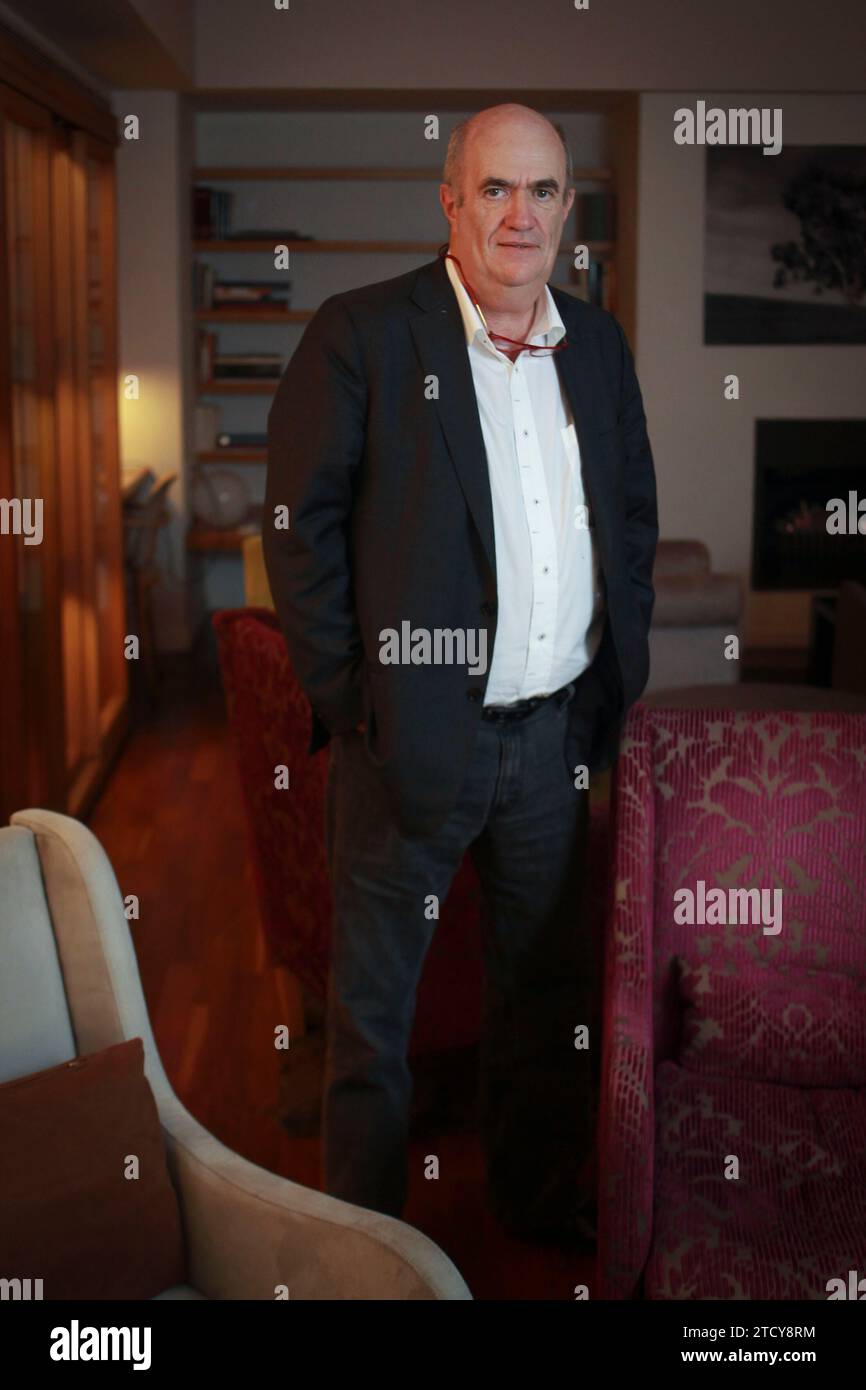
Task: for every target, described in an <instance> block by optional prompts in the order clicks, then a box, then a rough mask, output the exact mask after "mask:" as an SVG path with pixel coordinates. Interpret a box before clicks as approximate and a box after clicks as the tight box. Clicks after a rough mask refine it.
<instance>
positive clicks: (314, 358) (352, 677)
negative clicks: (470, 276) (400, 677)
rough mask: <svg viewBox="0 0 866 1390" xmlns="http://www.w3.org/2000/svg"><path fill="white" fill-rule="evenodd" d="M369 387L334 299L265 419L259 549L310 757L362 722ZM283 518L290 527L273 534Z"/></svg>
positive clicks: (309, 332) (350, 329) (311, 329)
mask: <svg viewBox="0 0 866 1390" xmlns="http://www.w3.org/2000/svg"><path fill="white" fill-rule="evenodd" d="M366 410H367V385H366V380H365V376H364V372H363V369H362V363H361V354H360V350H359V346H358V343H357V338H356V334H355V329H354V325H353V323H352V320H351V318H350V315H349V313H348V310H347V309H346V307H345V305H344V304H343V303H342V302H341V300H340V298H339V297H334V298H332V299H329V300H326V301H325V302H324V304H322V305H321V307H320V308H319V309H318V310H317V312H316V314H315V315H314V316H313V318H312V319H311V321H310V323H309V324H308V326H307V329H306V331H305V333H304V335H303V338H302V340H301V342H300V344H299V345H298V347H297V349H296V351H295V353H294V355H293V356H292V358H291V360H290V362H289V364H288V366H287V368H286V370H285V372H284V374H283V377H282V379H281V381H280V384H279V386H278V387H277V391H276V394H275V396H274V399H273V403H272V405H271V409H270V411H269V412H268V468H267V484H266V488H265V505H264V512H263V517H262V545H263V551H264V559H265V566H266V569H267V574H268V581H269V583H270V587H271V593H272V595H273V600H274V605H275V608H276V611H277V616H278V618H279V621H280V626H281V628H282V630H283V635H284V637H285V639H286V645H287V646H288V649H289V656H290V658H291V662H292V665H293V668H294V672H295V675H296V676H297V679H298V681H299V682H300V685H301V687H302V689H303V690H304V692H305V694H306V696H307V698H308V699H309V701H310V704H311V706H312V709H313V739H312V747H311V751H314V749H315V748H316V747H320V746H321V745H322V744H323V743H325V742H327V736H328V734H330V733H343V732H346V731H348V730H350V729H353V728H354V727H355V726H356V725H357V724H358V723H359V722H360V721H361V719H362V718H363V710H362V701H361V686H360V682H361V670H362V667H363V645H362V641H361V634H360V630H359V626H358V620H357V614H356V611H355V605H354V599H353V587H352V575H351V570H350V565H349V518H350V514H351V509H352V500H353V483H354V480H355V474H356V471H357V469H358V466H359V464H360V462H361V459H362V457H363V453H364V434H365V421H366ZM278 508H288V527H287V528H281V527H279V526H278V525H276V524H275V523H276V521H277V519H278V512H277V509H278Z"/></svg>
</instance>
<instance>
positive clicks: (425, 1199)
mask: <svg viewBox="0 0 866 1390" xmlns="http://www.w3.org/2000/svg"><path fill="white" fill-rule="evenodd" d="M89 824H90V826H91V829H92V830H93V831H94V833H95V834H96V835H97V837H98V838H99V840H100V841H101V842H102V844H103V846H104V847H105V849H106V851H107V853H108V856H109V858H110V859H111V862H112V864H113V866H114V870H115V873H116V874H117V878H118V882H119V884H120V888H121V892H122V893H123V894H128V893H135V894H136V895H137V896H138V898H139V900H140V905H141V915H140V920H139V921H138V922H133V923H131V930H132V933H133V940H134V943H135V948H136V952H137V956H138V963H139V969H140V971H141V978H142V983H143V986H144V992H145V997H146V999H147V1003H148V1009H149V1012H150V1017H151V1021H152V1024H153V1029H154V1034H155V1037H156V1042H157V1046H158V1048H159V1051H160V1055H161V1057H162V1061H163V1065H164V1066H165V1069H166V1072H167V1073H168V1076H169V1079H170V1081H171V1083H172V1085H173V1087H174V1089H175V1091H176V1093H177V1095H178V1096H179V1097H180V1099H181V1101H182V1102H183V1104H184V1105H185V1106H186V1107H187V1108H188V1109H189V1110H190V1111H191V1113H192V1114H193V1115H195V1117H196V1118H197V1119H198V1120H199V1121H200V1122H201V1124H203V1125H204V1126H205V1128H206V1129H208V1130H210V1131H211V1133H213V1134H215V1135H216V1136H217V1137H218V1138H219V1139H221V1140H222V1142H223V1143H224V1144H226V1145H228V1147H229V1148H231V1149H233V1150H235V1151H237V1152H238V1153H241V1154H243V1155H244V1156H245V1157H246V1158H248V1159H250V1160H251V1161H252V1162H254V1163H257V1164H260V1165H261V1166H262V1167H264V1168H268V1169H270V1170H272V1171H273V1172H275V1173H279V1174H281V1175H282V1176H284V1177H287V1178H291V1179H292V1180H293V1181H295V1182H298V1183H302V1184H303V1185H304V1186H307V1187H313V1188H318V1187H320V1186H321V1184H320V1173H319V1161H320V1145H319V1141H318V1139H297V1138H289V1137H288V1136H287V1135H286V1134H285V1133H284V1131H283V1130H282V1129H281V1127H280V1124H279V1121H278V1118H277V1097H278V1092H279V1083H280V1060H279V1059H280V1054H279V1053H278V1052H277V1051H276V1050H275V1048H274V1045H273V1037H274V1035H273V1028H274V1019H275V1017H277V1018H278V1017H279V1009H278V1000H277V991H276V985H275V979H274V975H273V973H272V971H271V970H270V969H269V967H268V964H267V961H266V959H265V954H264V950H263V944H262V936H261V933H260V931H259V927H258V921H257V916H256V907H255V898H254V893H253V886H252V877H251V873H250V866H249V861H248V857H247V852H246V840H245V827H244V823H243V815H242V807H241V801H240V793H239V787H238V782H237V777H236V772H235V768H234V765H233V760H232V750H231V746H230V743H229V740H228V732H227V728H226V721H225V710H224V706H223V701H222V695H221V691H220V687H219V682H218V677H217V674H216V670H215V665H214V659H213V655H212V653H210V652H207V653H205V654H203V656H202V657H201V659H200V660H199V662H198V664H197V665H196V667H195V668H187V669H184V668H182V667H181V668H177V669H176V670H174V672H173V673H172V674H171V675H170V676H166V677H165V678H164V681H163V685H162V689H161V694H160V698H159V701H158V705H157V707H156V708H155V709H154V710H153V711H152V712H150V713H149V714H148V715H147V717H146V718H144V719H142V720H141V721H140V722H139V723H137V725H136V727H135V729H134V732H133V734H132V735H131V737H130V739H129V742H128V743H127V744H126V746H125V748H124V750H123V752H122V754H121V757H120V759H119V761H118V763H117V765H116V767H115V769H114V771H113V773H112V776H111V778H110V779H109V781H108V783H107V785H106V787H105V789H104V791H103V793H102V795H101V797H100V799H99V801H98V802H97V804H96V806H95V807H94V809H93V812H92V814H91V816H90V818H89ZM436 1146H437V1147H436V1151H437V1153H438V1155H439V1160H440V1175H441V1176H440V1178H439V1180H438V1181H428V1180H426V1179H425V1178H424V1177H423V1158H424V1153H425V1152H427V1153H429V1152H430V1141H429V1139H428V1140H426V1141H425V1143H424V1144H423V1145H421V1144H420V1143H419V1144H413V1146H412V1151H411V1155H410V1173H411V1177H410V1195H409V1202H408V1205H407V1209H406V1212H405V1216H404V1219H405V1220H406V1221H407V1222H409V1223H410V1224H411V1225H413V1226H416V1227H417V1228H418V1229H419V1230H422V1231H424V1232H425V1234H426V1235H428V1236H430V1237H431V1238H432V1239H433V1240H434V1241H436V1243H437V1244H438V1245H439V1246H441V1247H442V1249H443V1250H445V1252H446V1253H447V1254H448V1255H449V1256H450V1257H451V1259H452V1260H453V1261H454V1263H455V1264H456V1265H457V1268H458V1269H459V1270H460V1272H461V1274H462V1275H463V1277H464V1279H465V1280H466V1282H467V1284H468V1285H469V1288H470V1290H471V1291H472V1294H473V1296H474V1297H475V1298H477V1299H494V1300H501V1299H533V1300H537V1299H554V1300H559V1299H565V1300H568V1301H571V1300H573V1299H574V1289H575V1285H577V1284H586V1285H587V1286H588V1288H589V1292H590V1296H592V1295H593V1293H594V1285H595V1270H594V1260H593V1259H592V1258H591V1257H590V1256H582V1255H572V1254H566V1253H564V1252H560V1251H556V1250H550V1249H546V1248H542V1247H537V1246H533V1245H530V1244H528V1243H526V1242H523V1241H519V1242H518V1241H514V1240H510V1239H508V1238H507V1237H506V1236H504V1235H503V1234H502V1232H501V1231H500V1230H499V1228H498V1226H497V1224H496V1222H495V1221H494V1220H493V1217H492V1216H491V1215H490V1213H489V1212H488V1211H487V1209H486V1205H485V1198H484V1172H483V1165H482V1160H481V1154H480V1149H479V1146H478V1142H477V1139H476V1137H475V1135H473V1134H469V1135H447V1136H445V1135H443V1136H441V1137H440V1138H438V1139H437V1140H436Z"/></svg>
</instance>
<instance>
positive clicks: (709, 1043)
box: [599, 704, 866, 1299]
mask: <svg viewBox="0 0 866 1390" xmlns="http://www.w3.org/2000/svg"><path fill="white" fill-rule="evenodd" d="M613 801H614V805H613V814H614V822H613V823H614V863H613V884H612V898H611V921H610V924H609V927H608V932H607V950H606V957H605V979H604V990H605V1007H604V1036H603V1042H602V1058H601V1072H602V1077H601V1086H602V1090H601V1104H600V1116H599V1173H600V1183H599V1275H600V1288H599V1293H600V1295H601V1296H602V1297H605V1298H632V1297H636V1296H640V1295H641V1294H643V1296H644V1297H647V1298H653V1299H700V1298H711V1299H744V1298H748V1299H770V1298H781V1299H825V1298H827V1297H828V1281H830V1280H831V1279H837V1278H838V1279H842V1280H845V1281H847V1279H848V1273H849V1271H850V1270H859V1273H860V1275H861V1276H862V1275H863V1274H866V714H841V713H839V714H836V713H799V712H792V711H779V712H766V711H750V710H711V709H664V708H650V707H648V706H646V705H640V704H639V705H637V706H636V707H635V709H634V710H633V711H632V712H631V715H630V717H629V720H628V722H627V725H626V729H625V732H624V738H623V743H622V748H621V754H620V759H619V763H618V765H617V770H616V777H615V782H614V798H613ZM702 885H703V886H702ZM747 889H765V890H767V891H766V896H765V897H764V898H762V899H761V898H758V897H756V896H755V895H754V894H753V895H752V896H751V898H749V897H747V896H746V894H745V893H743V892H738V891H737V890H747ZM684 890H688V892H685V891H684ZM713 890H721V891H715V892H714V891H713ZM777 890H780V891H781V897H778V896H777ZM689 894H691V895H694V897H693V899H692V901H694V902H697V903H698V904H700V901H701V897H703V899H704V911H703V912H702V913H696V914H693V915H694V917H696V918H697V920H695V921H694V924H692V923H691V922H690V921H689V920H688V916H689V903H690V899H689ZM675 895H676V897H675ZM677 919H679V920H677ZM701 919H703V922H704V924H703V925H702V924H701Z"/></svg>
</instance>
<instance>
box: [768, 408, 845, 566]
mask: <svg viewBox="0 0 866 1390" xmlns="http://www.w3.org/2000/svg"><path fill="white" fill-rule="evenodd" d="M851 493H855V494H856V498H855V499H854V501H853V507H852V506H851V502H850V494H851ZM833 498H841V499H842V500H843V501H844V502H845V504H846V511H848V510H853V511H854V512H855V513H856V506H857V501H862V500H863V499H864V498H866V420H758V421H756V424H755V507H754V520H753V523H752V588H753V589H758V590H761V589H763V590H766V589H835V588H837V587H838V586H839V585H840V584H841V583H842V582H843V580H845V579H857V580H859V581H860V582H861V583H866V535H861V534H860V533H859V532H858V531H856V530H855V531H854V534H844V535H833V534H831V533H830V532H828V530H827V518H828V515H829V513H828V511H827V504H828V502H830V501H831V499H833ZM862 515H863V526H864V528H866V514H862Z"/></svg>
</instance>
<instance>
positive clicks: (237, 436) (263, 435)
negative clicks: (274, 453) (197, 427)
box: [208, 430, 268, 449]
mask: <svg viewBox="0 0 866 1390" xmlns="http://www.w3.org/2000/svg"><path fill="white" fill-rule="evenodd" d="M208 447H212V446H208ZM216 447H217V448H218V449H266V448H267V447H268V435H267V431H266V430H265V431H260V432H259V433H255V432H253V433H249V432H247V433H244V432H243V431H240V432H239V431H237V430H221V431H220V433H219V434H218V435H217V436H216Z"/></svg>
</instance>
